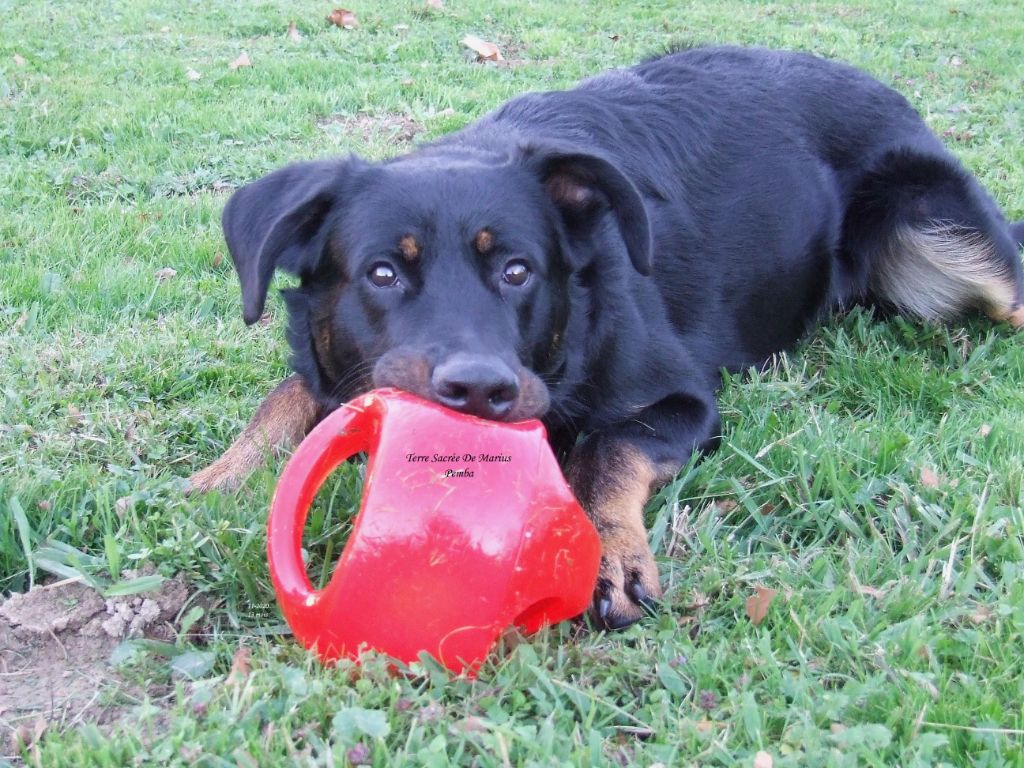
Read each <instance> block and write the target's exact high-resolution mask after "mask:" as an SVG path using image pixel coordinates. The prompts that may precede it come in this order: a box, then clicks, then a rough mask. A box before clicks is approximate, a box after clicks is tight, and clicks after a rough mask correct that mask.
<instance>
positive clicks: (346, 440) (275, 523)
mask: <svg viewBox="0 0 1024 768" xmlns="http://www.w3.org/2000/svg"><path fill="white" fill-rule="evenodd" d="M381 408H382V403H381V400H380V399H378V398H375V397H373V396H369V397H367V398H366V400H364V401H362V403H360V404H359V405H353V404H348V405H343V406H341V407H340V408H338V409H337V410H336V411H334V412H333V413H331V414H330V415H329V416H327V418H326V419H324V420H323V421H322V422H320V423H319V424H318V425H317V426H316V427H315V428H314V429H313V430H312V431H311V432H310V433H309V435H308V436H307V437H306V439H305V440H303V441H302V443H301V445H300V446H299V447H298V449H297V450H296V451H295V453H294V454H292V457H291V458H290V459H289V460H288V463H287V464H286V465H285V468H284V471H283V472H282V473H281V478H280V480H279V481H278V483H277V489H276V490H275V491H274V499H273V501H272V502H271V504H270V517H269V518H268V520H267V558H268V560H269V562H270V577H271V580H272V581H273V582H274V588H275V590H276V591H277V597H278V601H279V603H280V605H281V610H282V612H283V613H284V615H285V617H286V618H287V619H288V621H289V623H290V624H293V626H294V623H295V621H298V622H299V623H301V624H307V623H308V621H309V619H310V618H311V616H312V615H313V614H315V612H316V605H317V602H318V600H319V596H320V593H319V592H317V591H316V590H314V589H313V585H312V584H311V583H310V581H309V576H308V575H307V574H306V566H305V564H304V563H303V561H302V531H303V529H304V528H305V525H306V516H307V514H308V513H309V508H310V505H311V504H312V503H313V499H314V498H315V497H316V494H317V491H319V490H320V486H321V485H323V482H324V480H326V479H327V476H328V475H329V474H331V472H333V471H334V469H335V468H336V467H337V466H338V465H339V464H341V462H343V461H344V460H345V459H347V458H349V457H351V456H354V455H355V454H357V453H360V452H363V451H369V450H370V449H371V447H372V446H371V443H372V442H374V440H373V438H374V436H375V435H376V434H377V428H376V427H377V425H378V424H379V423H380V416H381V413H380V411H381Z"/></svg>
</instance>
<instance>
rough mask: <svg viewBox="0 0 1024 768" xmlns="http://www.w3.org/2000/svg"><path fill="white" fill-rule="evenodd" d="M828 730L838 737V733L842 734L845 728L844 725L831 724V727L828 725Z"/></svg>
mask: <svg viewBox="0 0 1024 768" xmlns="http://www.w3.org/2000/svg"><path fill="white" fill-rule="evenodd" d="M828 729H829V730H830V731H832V733H834V734H837V735H838V734H840V733H842V732H843V731H845V730H846V726H845V725H843V724H842V723H832V725H830V726H829V727H828Z"/></svg>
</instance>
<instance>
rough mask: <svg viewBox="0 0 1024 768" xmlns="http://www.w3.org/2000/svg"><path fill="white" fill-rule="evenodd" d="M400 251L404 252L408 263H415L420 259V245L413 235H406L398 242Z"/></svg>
mask: <svg viewBox="0 0 1024 768" xmlns="http://www.w3.org/2000/svg"><path fill="white" fill-rule="evenodd" d="M398 250H400V251H401V252H402V255H403V256H404V257H405V260H406V261H415V260H416V259H418V258H419V257H420V244H419V243H417V242H416V238H415V237H413V236H412V235H406V236H405V237H403V238H402V239H401V240H399V241H398Z"/></svg>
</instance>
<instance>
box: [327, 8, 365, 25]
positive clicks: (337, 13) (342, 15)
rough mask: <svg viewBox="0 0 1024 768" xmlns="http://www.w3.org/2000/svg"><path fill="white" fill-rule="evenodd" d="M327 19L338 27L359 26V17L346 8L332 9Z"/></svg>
mask: <svg viewBox="0 0 1024 768" xmlns="http://www.w3.org/2000/svg"><path fill="white" fill-rule="evenodd" d="M327 20H328V21H329V22H331V24H333V25H334V26H336V27H341V28H342V29H356V28H357V27H358V26H359V19H357V18H356V15H355V14H354V13H352V11H350V10H348V9H346V8H335V9H334V10H333V11H331V13H330V15H329V16H328V17H327Z"/></svg>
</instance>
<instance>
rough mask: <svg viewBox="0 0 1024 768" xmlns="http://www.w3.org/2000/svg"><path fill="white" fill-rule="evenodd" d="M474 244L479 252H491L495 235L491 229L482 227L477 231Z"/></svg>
mask: <svg viewBox="0 0 1024 768" xmlns="http://www.w3.org/2000/svg"><path fill="white" fill-rule="evenodd" d="M473 246H474V247H475V248H476V250H477V253H479V254H481V255H484V254H487V253H490V251H491V249H492V248H494V235H493V234H492V233H491V230H489V229H481V230H480V231H479V232H477V233H476V237H475V238H473Z"/></svg>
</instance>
